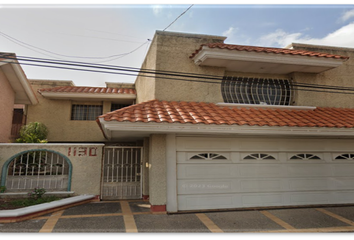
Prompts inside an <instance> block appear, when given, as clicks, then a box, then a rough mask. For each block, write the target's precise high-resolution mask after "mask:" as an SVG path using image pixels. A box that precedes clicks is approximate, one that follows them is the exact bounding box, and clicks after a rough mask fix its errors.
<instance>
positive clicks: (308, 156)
mask: <svg viewBox="0 0 354 240" xmlns="http://www.w3.org/2000/svg"><path fill="white" fill-rule="evenodd" d="M290 160H321V158H320V157H319V156H317V155H314V154H308V153H302V154H296V155H294V156H292V157H291V158H290Z"/></svg>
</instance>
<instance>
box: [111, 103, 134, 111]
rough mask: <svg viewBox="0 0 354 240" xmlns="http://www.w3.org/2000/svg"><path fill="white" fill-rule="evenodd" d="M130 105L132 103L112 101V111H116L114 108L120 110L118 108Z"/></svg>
mask: <svg viewBox="0 0 354 240" xmlns="http://www.w3.org/2000/svg"><path fill="white" fill-rule="evenodd" d="M128 106H130V104H118V103H112V104H111V112H112V111H114V110H118V109H121V108H125V107H128Z"/></svg>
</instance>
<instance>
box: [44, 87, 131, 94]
mask: <svg viewBox="0 0 354 240" xmlns="http://www.w3.org/2000/svg"><path fill="white" fill-rule="evenodd" d="M38 92H39V93H41V92H52V93H110V94H112V93H114V94H136V91H135V89H133V88H104V87H79V86H63V87H54V88H42V89H38Z"/></svg>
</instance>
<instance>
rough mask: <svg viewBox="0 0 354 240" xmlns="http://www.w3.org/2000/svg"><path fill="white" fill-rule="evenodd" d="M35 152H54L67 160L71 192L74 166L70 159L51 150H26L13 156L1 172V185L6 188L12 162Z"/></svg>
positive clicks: (68, 189)
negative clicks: (23, 155)
mask: <svg viewBox="0 0 354 240" xmlns="http://www.w3.org/2000/svg"><path fill="white" fill-rule="evenodd" d="M33 151H41V152H52V153H56V154H58V155H59V156H61V157H63V158H64V159H65V161H66V162H67V163H68V165H69V181H68V188H67V191H71V177H72V172H73V165H72V164H71V161H70V159H69V158H68V157H67V156H65V155H63V154H61V153H60V152H57V151H54V150H49V149H31V150H26V151H23V152H20V153H17V154H15V155H13V156H12V157H10V158H9V159H8V160H7V161H6V162H5V163H4V165H3V166H2V171H1V184H0V186H6V177H7V171H8V168H9V165H10V163H11V162H12V160H14V159H15V158H17V157H19V156H21V155H22V154H25V153H28V152H33Z"/></svg>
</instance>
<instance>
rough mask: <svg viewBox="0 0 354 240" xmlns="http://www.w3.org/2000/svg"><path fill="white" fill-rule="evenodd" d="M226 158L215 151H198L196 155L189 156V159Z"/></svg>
mask: <svg viewBox="0 0 354 240" xmlns="http://www.w3.org/2000/svg"><path fill="white" fill-rule="evenodd" d="M214 159H217V160H227V158H226V157H225V156H223V155H221V154H217V153H200V154H197V155H194V156H193V157H191V158H190V159H189V160H214Z"/></svg>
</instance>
